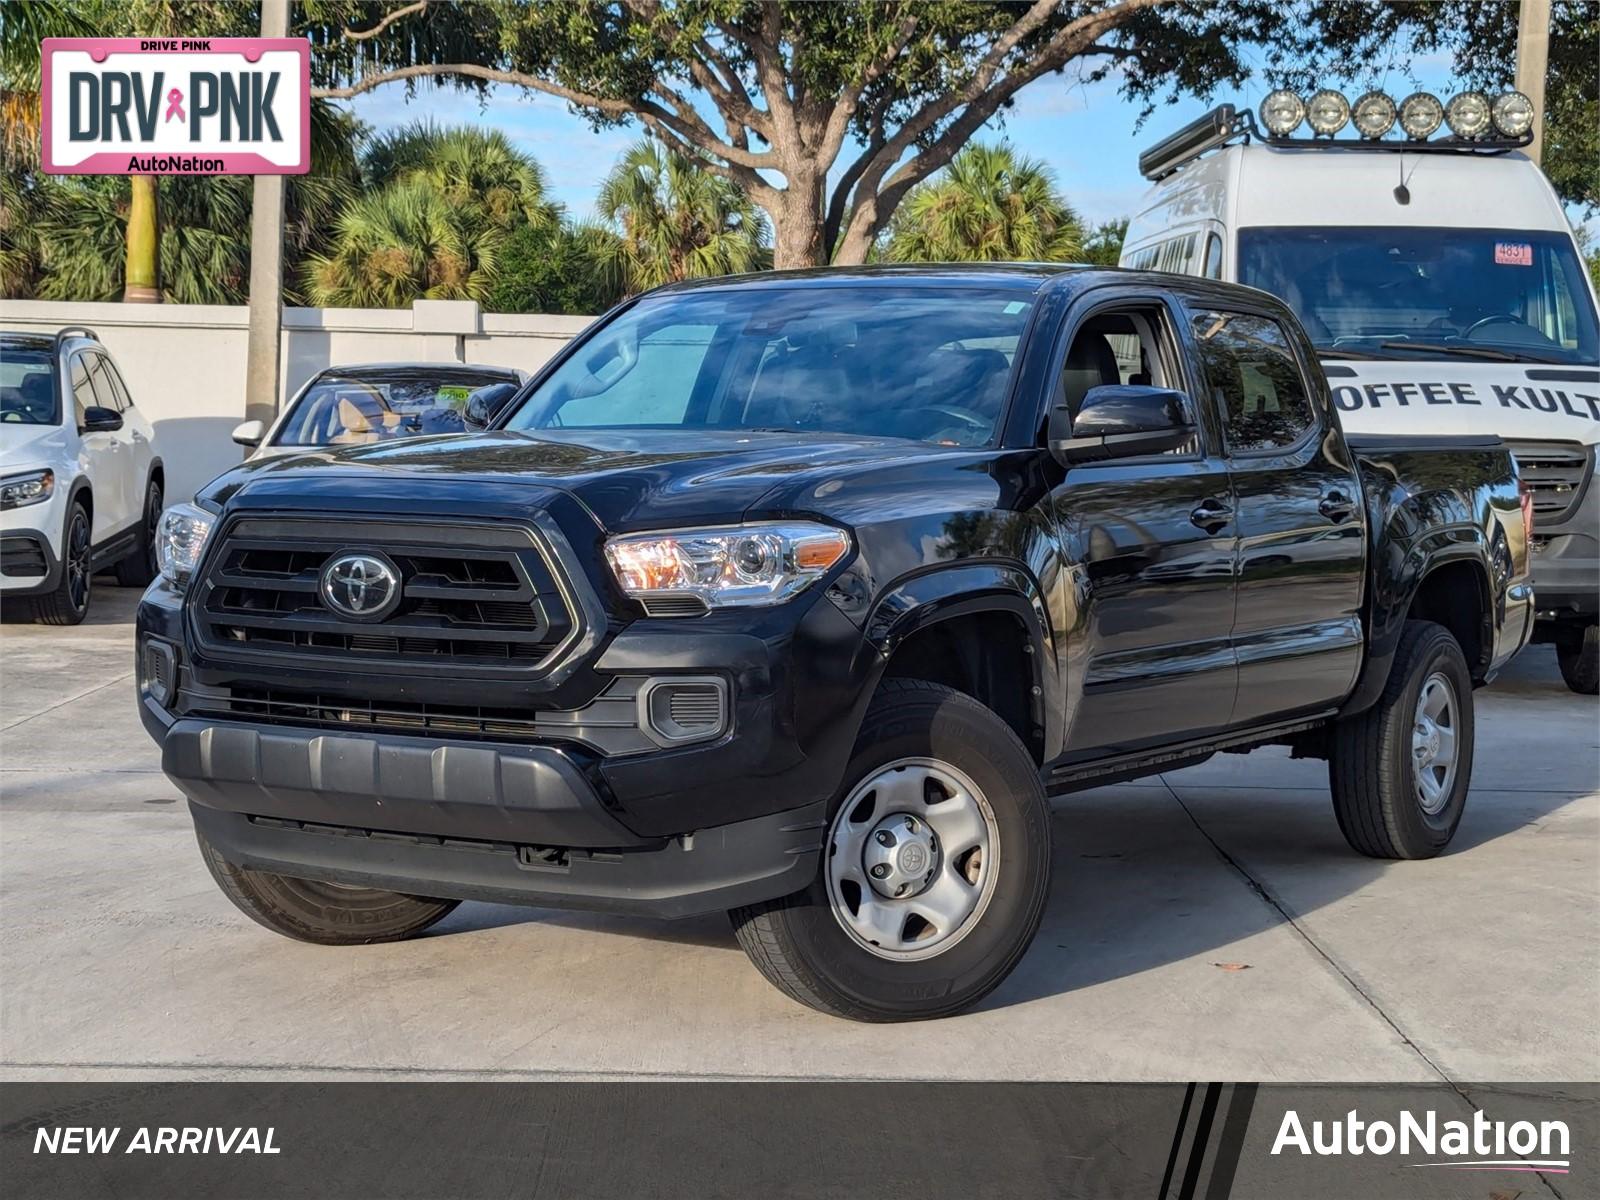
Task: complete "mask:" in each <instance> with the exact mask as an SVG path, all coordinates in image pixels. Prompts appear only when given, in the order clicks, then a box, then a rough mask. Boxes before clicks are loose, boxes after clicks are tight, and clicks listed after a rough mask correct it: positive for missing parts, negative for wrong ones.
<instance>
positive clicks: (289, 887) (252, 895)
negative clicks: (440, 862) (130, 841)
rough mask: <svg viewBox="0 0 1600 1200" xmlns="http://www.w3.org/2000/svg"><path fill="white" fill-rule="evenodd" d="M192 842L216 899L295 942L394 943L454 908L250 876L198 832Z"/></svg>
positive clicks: (376, 891) (372, 891) (452, 903)
mask: <svg viewBox="0 0 1600 1200" xmlns="http://www.w3.org/2000/svg"><path fill="white" fill-rule="evenodd" d="M195 837H196V839H197V840H198V841H199V843H200V856H201V857H202V858H204V859H205V862H206V866H207V868H209V869H210V871H211V877H212V878H213V879H215V880H216V881H217V886H218V887H219V888H221V889H222V894H223V895H225V896H227V897H228V899H229V900H232V901H233V903H234V905H235V906H236V907H238V908H239V910H240V911H241V912H243V913H244V914H245V915H246V916H247V917H249V918H250V919H251V920H253V921H255V922H256V923H257V924H260V925H265V926H266V927H267V928H268V929H270V930H272V931H273V932H274V933H281V934H282V935H283V936H284V937H287V938H293V939H295V941H297V942H315V943H316V944H317V945H319V946H363V945H369V944H371V943H373V942H398V941H400V940H402V939H404V938H409V937H415V936H416V935H417V934H419V933H421V932H422V931H423V930H424V929H426V928H428V926H430V925H432V924H434V923H435V922H436V921H440V920H442V919H444V918H445V917H447V916H448V915H449V914H450V912H451V910H452V909H454V908H455V907H456V905H457V904H458V903H459V901H456V900H430V899H427V898H426V897H423V896H406V895H402V894H401V893H399V892H389V891H384V890H383V889H381V888H369V887H350V886H347V885H345V884H341V883H322V882H319V881H317V880H312V879H296V878H294V877H292V876H289V875H277V874H274V873H272V872H270V871H251V870H248V869H247V868H245V867H241V866H238V865H236V864H234V863H231V862H229V861H228V860H227V859H225V858H223V857H222V855H221V854H219V853H218V852H217V850H216V849H215V847H213V846H212V845H211V843H210V842H208V841H206V839H205V837H204V836H202V835H201V833H200V832H199V830H196V831H195Z"/></svg>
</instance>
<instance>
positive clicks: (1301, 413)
mask: <svg viewBox="0 0 1600 1200" xmlns="http://www.w3.org/2000/svg"><path fill="white" fill-rule="evenodd" d="M1191 329H1192V331H1193V334H1194V343H1195V349H1196V351H1197V352H1198V354H1199V356H1200V365H1201V368H1202V370H1203V372H1204V376H1205V384H1206V387H1207V389H1208V390H1209V391H1210V393H1211V397H1212V399H1213V401H1214V402H1215V405H1216V411H1217V412H1218V414H1219V415H1220V416H1221V417H1222V424H1223V432H1224V434H1225V435H1226V437H1227V442H1228V449H1229V450H1230V451H1231V452H1233V453H1236V454H1250V453H1262V452H1270V451H1273V450H1280V449H1282V448H1284V447H1286V446H1292V445H1294V444H1295V443H1296V442H1298V441H1299V440H1300V439H1301V438H1303V437H1304V436H1305V435H1306V433H1307V432H1308V431H1309V430H1310V429H1311V427H1312V426H1313V425H1314V424H1316V412H1315V410H1314V409H1313V408H1312V406H1311V397H1310V396H1309V395H1308V394H1307V392H1306V386H1305V379H1304V378H1303V376H1302V375H1301V373H1300V364H1299V362H1298V360H1297V359H1296V358H1295V356H1294V351H1293V350H1292V349H1291V348H1290V345H1289V337H1288V334H1287V333H1286V332H1285V331H1284V328H1283V326H1282V325H1280V324H1279V323H1278V322H1277V321H1274V320H1273V319H1271V318H1270V317H1262V316H1257V315H1256V314H1254V313H1240V312H1227V311H1224V310H1219V309H1208V310H1205V311H1202V312H1197V313H1195V314H1193V316H1192V318H1191Z"/></svg>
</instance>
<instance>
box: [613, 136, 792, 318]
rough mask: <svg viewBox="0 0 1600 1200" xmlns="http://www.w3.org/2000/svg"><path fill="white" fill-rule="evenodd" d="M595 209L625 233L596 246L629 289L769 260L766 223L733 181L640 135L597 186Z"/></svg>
mask: <svg viewBox="0 0 1600 1200" xmlns="http://www.w3.org/2000/svg"><path fill="white" fill-rule="evenodd" d="M595 209H596V211H597V212H599V214H600V215H601V217H603V218H604V219H605V220H607V221H611V222H614V223H615V224H616V225H617V226H618V228H619V229H620V232H621V236H620V237H619V238H617V239H616V240H614V241H611V242H609V243H608V242H606V241H604V240H601V239H598V238H597V239H596V249H597V252H598V254H599V255H600V257H601V261H602V262H604V263H605V264H606V265H607V267H608V269H609V270H610V271H612V272H614V273H615V274H616V276H617V277H618V279H619V281H620V282H621V284H622V286H623V287H624V288H625V289H626V291H628V292H630V293H638V292H642V291H645V290H647V289H649V288H653V287H658V286H660V285H661V284H663V283H672V282H674V281H676V280H679V279H692V278H696V277H699V276H705V275H731V274H737V273H739V272H743V271H758V270H762V269H764V268H766V267H768V266H770V265H771V262H772V252H771V250H770V249H769V248H768V246H767V222H766V218H765V217H764V216H763V215H762V213H761V210H760V209H759V208H757V207H756V205H754V204H753V203H751V201H750V198H749V197H748V196H746V195H745V193H744V192H743V191H742V190H741V189H740V188H739V187H738V186H737V185H735V184H733V183H731V182H730V181H728V180H726V179H723V178H721V177H720V176H717V175H713V174H712V173H711V172H709V171H707V170H705V169H704V167H702V166H701V165H700V164H699V163H697V162H696V161H695V160H694V159H692V158H689V157H688V156H686V155H683V154H678V153H676V152H673V151H670V150H664V149H662V148H661V147H658V146H657V145H656V144H655V143H654V142H651V141H642V142H639V143H638V144H636V145H635V146H633V147H632V148H631V149H629V150H628V151H627V153H625V154H624V155H623V156H622V158H621V159H620V160H618V162H617V165H616V166H615V167H614V168H613V169H612V171H611V174H610V175H608V176H607V177H606V179H605V181H604V182H603V183H602V184H601V185H600V194H599V196H598V197H597V198H596V200H595Z"/></svg>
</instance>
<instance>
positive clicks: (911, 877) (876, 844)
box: [861, 813, 939, 900]
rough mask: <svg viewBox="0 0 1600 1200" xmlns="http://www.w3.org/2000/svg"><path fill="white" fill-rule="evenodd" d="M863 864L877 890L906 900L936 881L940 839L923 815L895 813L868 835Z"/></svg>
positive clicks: (888, 895) (863, 850) (897, 898)
mask: <svg viewBox="0 0 1600 1200" xmlns="http://www.w3.org/2000/svg"><path fill="white" fill-rule="evenodd" d="M861 865H862V867H863V869H864V870H865V871H866V873H867V878H868V879H869V880H870V881H871V883H872V890H873V891H875V892H877V893H878V895H880V896H882V897H884V898H885V899H887V900H904V899H907V898H908V897H911V896H915V895H916V894H917V893H918V892H920V891H922V890H923V889H924V888H926V887H927V886H928V885H929V884H930V883H932V882H933V877H934V875H935V874H936V872H937V870H938V866H939V839H938V838H937V837H936V836H935V835H934V832H933V830H932V829H931V828H930V827H929V825H928V823H927V822H926V821H924V820H923V819H922V818H920V817H914V816H912V815H911V814H910V813H895V814H893V815H892V816H888V817H885V818H884V819H883V820H881V821H879V822H878V823H877V825H875V826H874V827H873V829H872V832H871V833H870V834H868V835H867V840H866V845H865V847H864V848H863V849H862V851H861Z"/></svg>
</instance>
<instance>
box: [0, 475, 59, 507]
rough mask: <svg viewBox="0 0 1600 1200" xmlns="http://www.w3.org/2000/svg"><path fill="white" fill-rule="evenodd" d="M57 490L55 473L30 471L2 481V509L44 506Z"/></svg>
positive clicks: (0, 486)
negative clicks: (33, 505)
mask: <svg viewBox="0 0 1600 1200" xmlns="http://www.w3.org/2000/svg"><path fill="white" fill-rule="evenodd" d="M55 490H56V473H55V472H54V471H28V472H26V473H25V474H22V475H12V476H10V477H9V478H6V479H0V509H7V508H26V507H27V506H28V505H30V504H42V503H43V502H44V501H46V500H48V499H50V497H51V495H52V494H53V493H54V492H55Z"/></svg>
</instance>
